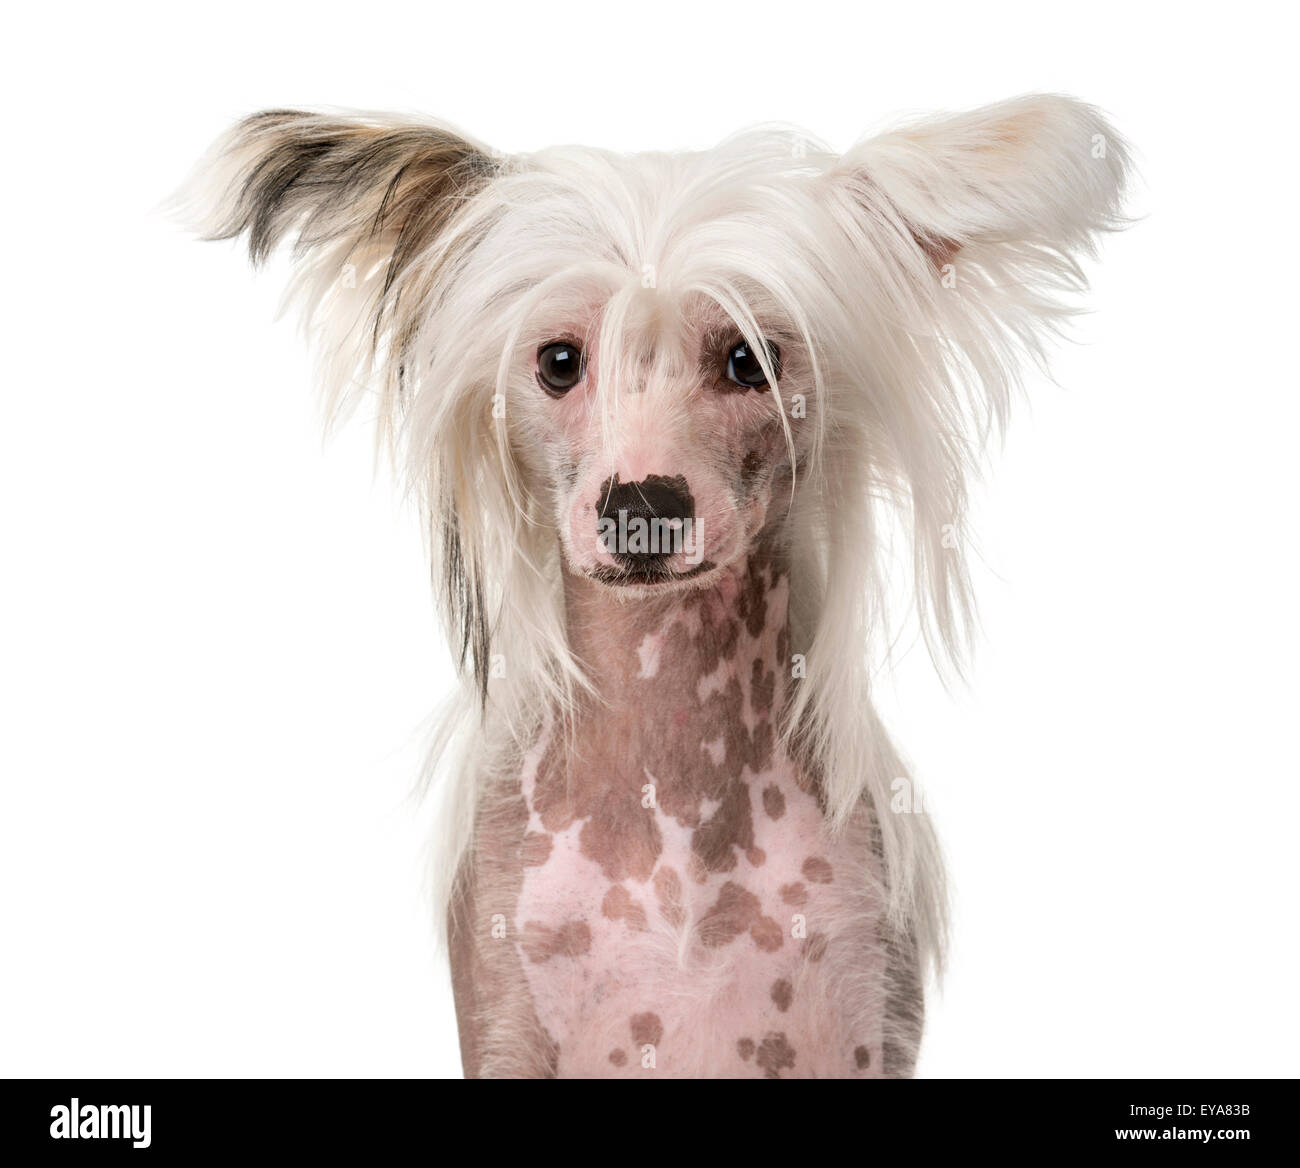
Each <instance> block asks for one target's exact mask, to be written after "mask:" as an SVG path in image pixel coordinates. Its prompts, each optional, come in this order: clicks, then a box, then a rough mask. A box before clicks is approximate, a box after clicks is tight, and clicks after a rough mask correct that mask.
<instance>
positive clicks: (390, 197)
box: [172, 111, 500, 691]
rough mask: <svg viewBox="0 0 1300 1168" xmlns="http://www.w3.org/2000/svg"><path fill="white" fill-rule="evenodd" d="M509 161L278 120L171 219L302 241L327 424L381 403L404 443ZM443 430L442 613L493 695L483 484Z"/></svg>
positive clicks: (227, 233)
mask: <svg viewBox="0 0 1300 1168" xmlns="http://www.w3.org/2000/svg"><path fill="white" fill-rule="evenodd" d="M499 166H500V162H499V160H498V159H496V158H495V157H494V156H493V155H491V154H490V153H489V152H488V151H487V150H485V149H484V148H483V147H481V146H478V145H476V144H475V143H473V142H471V141H470V140H469V139H468V138H465V137H464V136H462V135H460V134H458V133H456V132H454V131H452V130H449V129H447V128H445V127H442V126H439V125H437V124H435V123H431V122H424V121H415V120H405V119H400V118H394V117H389V116H387V115H385V116H382V117H370V116H365V115H353V116H339V115H326V114H317V113H304V112H299V111H268V112H265V113H260V114H255V115H253V116H252V117H249V118H246V119H245V120H244V121H242V122H240V123H239V124H238V125H236V126H235V127H234V128H233V129H232V130H231V131H230V132H229V133H228V134H226V135H225V136H224V137H223V138H221V139H220V140H218V142H217V143H215V145H214V146H213V147H212V149H211V150H210V152H209V154H208V156H207V158H206V159H205V160H204V161H203V162H202V163H201V164H200V165H199V167H198V168H197V170H196V172H195V174H194V176H193V177H192V178H191V180H190V181H189V183H188V184H187V185H186V187H184V188H183V189H182V190H181V191H180V192H179V194H178V195H177V196H176V198H175V199H174V201H173V206H172V209H173V211H174V213H175V214H176V215H177V216H178V217H179V218H181V219H183V220H184V221H186V222H187V223H188V224H189V225H190V226H192V227H195V228H197V229H198V230H199V231H200V232H201V233H202V234H203V235H204V236H205V237H206V238H208V239H234V238H240V237H242V238H243V239H244V240H245V241H246V243H247V246H248V251H249V254H250V256H251V258H252V259H253V261H254V263H259V264H260V263H262V262H263V261H265V260H266V259H267V258H268V257H269V256H270V255H271V253H272V252H274V251H276V249H277V248H279V247H280V246H281V245H282V244H284V245H287V246H288V248H289V250H290V256H291V259H292V262H293V269H294V274H293V283H292V285H291V287H290V289H289V295H288V299H289V300H291V301H293V302H295V303H296V304H297V306H298V308H299V309H300V311H301V314H302V319H303V322H304V325H305V327H306V329H307V331H308V332H309V333H310V334H311V335H312V338H313V341H314V343H315V348H316V354H317V358H318V362H319V365H320V379H321V382H322V388H323V390H324V393H325V402H326V413H327V416H328V417H329V418H330V419H331V420H333V419H334V418H336V417H337V416H338V415H339V414H340V413H342V412H345V411H346V410H348V409H351V408H352V407H354V406H355V405H356V404H357V403H358V402H359V401H361V400H367V401H368V403H369V404H371V405H372V406H373V410H371V411H368V412H372V413H373V416H374V417H375V418H376V419H377V421H378V422H379V425H380V434H381V435H383V436H387V437H388V438H390V439H393V438H394V435H395V433H396V430H397V424H398V422H399V420H400V419H401V418H402V416H403V415H404V414H405V412H406V411H407V409H408V408H409V407H410V404H411V403H410V400H409V399H411V398H413V397H414V396H415V394H416V393H417V392H418V387H419V385H420V383H421V379H422V376H423V372H422V371H423V370H425V369H426V368H427V366H428V354H427V352H424V351H423V350H422V349H421V348H420V346H421V345H422V344H423V342H424V341H425V340H426V339H427V338H425V337H424V335H423V334H424V332H425V331H426V330H427V329H428V328H429V326H430V322H431V321H432V320H433V318H434V316H435V313H434V311H433V309H434V306H435V304H436V301H437V299H438V297H439V296H440V295H441V294H443V293H444V292H445V288H444V285H445V284H446V283H447V282H448V277H447V272H448V269H450V268H452V267H454V266H455V264H456V262H457V260H458V258H459V257H461V256H463V255H464V253H465V250H466V249H467V248H469V247H472V246H473V242H474V240H473V239H472V238H468V236H470V235H472V232H464V233H460V234H458V232H457V224H458V223H459V222H462V221H463V217H462V215H461V212H462V211H466V210H467V209H468V208H469V207H470V206H471V204H474V203H475V197H476V196H477V195H479V194H480V193H482V192H483V191H484V190H485V189H486V188H487V186H488V185H489V184H490V183H491V181H492V179H493V177H494V176H495V174H496V173H497V170H498V167H499ZM425 347H426V348H427V346H425ZM444 404H445V403H444ZM440 408H441V407H440ZM446 408H450V406H447V407H446ZM432 429H435V430H436V432H437V433H439V434H441V433H443V432H445V433H446V434H447V441H446V443H444V444H443V445H440V446H438V447H437V449H434V450H421V451H420V452H419V463H420V476H421V486H422V487H424V488H425V489H426V490H427V492H428V497H427V499H426V503H427V505H428V508H429V510H430V513H431V514H430V518H431V522H432V524H433V527H434V529H435V539H436V541H437V543H438V544H441V545H442V547H443V549H444V556H443V569H444V577H445V580H444V589H443V600H444V613H445V615H446V618H447V620H448V624H449V632H450V636H451V638H452V640H453V644H454V645H457V644H458V647H459V650H460V656H461V661H462V663H464V661H465V659H466V657H467V656H468V657H469V658H471V660H472V664H473V668H474V670H475V672H476V674H477V675H478V680H479V686H480V689H482V690H484V691H485V687H486V678H487V672H486V671H487V635H488V634H487V617H486V614H485V604H484V599H483V591H484V583H483V573H482V566H481V560H482V558H483V552H482V549H481V548H480V546H479V542H476V540H475V539H474V537H473V533H472V532H471V533H467V532H466V523H465V512H466V507H467V506H468V504H467V501H466V499H465V498H462V497H459V495H463V494H464V493H465V492H466V491H467V490H468V488H467V487H466V484H467V483H471V482H472V474H473V466H472V458H471V456H470V455H469V454H467V453H466V451H464V450H462V449H461V448H460V446H459V445H457V442H456V441H455V439H454V437H453V436H460V437H461V440H462V445H463V441H464V438H463V435H464V432H465V431H464V430H463V429H461V430H458V429H457V428H456V427H455V426H453V425H450V424H448V425H446V426H440V427H434V428H432ZM434 481H436V482H437V483H438V484H440V485H438V486H429V483H432V482H434ZM444 483H445V484H449V485H446V486H442V485H441V484H444Z"/></svg>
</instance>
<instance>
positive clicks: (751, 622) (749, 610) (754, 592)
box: [736, 561, 767, 637]
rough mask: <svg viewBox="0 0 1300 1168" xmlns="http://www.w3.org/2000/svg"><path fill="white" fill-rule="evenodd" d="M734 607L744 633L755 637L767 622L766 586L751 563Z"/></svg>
mask: <svg viewBox="0 0 1300 1168" xmlns="http://www.w3.org/2000/svg"><path fill="white" fill-rule="evenodd" d="M736 607H737V611H738V612H739V613H740V619H741V620H743V621H744V622H745V631H746V632H747V633H749V635H750V636H751V637H757V636H758V634H759V633H761V632H762V631H763V625H764V624H766V622H767V584H766V581H765V580H764V579H763V576H762V574H761V573H760V572H759V571H758V569H757V568H756V567H755V566H754V564H753V562H752V561H751V563H750V567H749V571H748V572H747V573H746V574H745V579H744V581H743V582H742V584H741V586H740V595H739V596H738V597H737V598H736Z"/></svg>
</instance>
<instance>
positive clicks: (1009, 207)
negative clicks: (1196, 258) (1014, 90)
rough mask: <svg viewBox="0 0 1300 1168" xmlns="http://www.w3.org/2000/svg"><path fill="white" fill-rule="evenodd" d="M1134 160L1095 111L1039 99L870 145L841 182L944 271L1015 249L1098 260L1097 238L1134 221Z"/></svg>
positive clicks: (851, 160)
mask: <svg viewBox="0 0 1300 1168" xmlns="http://www.w3.org/2000/svg"><path fill="white" fill-rule="evenodd" d="M1128 159H1129V156H1128V149H1127V146H1126V145H1125V143H1124V140H1123V139H1122V138H1121V137H1120V136H1119V135H1118V134H1117V133H1116V132H1115V131H1114V130H1113V129H1112V128H1111V127H1110V125H1108V124H1107V122H1106V121H1105V119H1104V118H1103V117H1102V115H1101V114H1100V113H1099V112H1098V111H1097V110H1096V109H1094V108H1093V107H1092V106H1089V105H1086V104H1084V103H1083V102H1080V101H1076V100H1074V99H1072V98H1068V97H1059V96H1054V95H1033V96H1029V97H1021V98H1016V99H1013V100H1011V101H1005V102H1000V103H998V104H996V105H991V106H986V107H984V108H983V109H978V110H974V111H972V112H970V113H965V114H958V115H954V116H949V117H941V118H933V119H929V120H926V121H921V122H917V123H914V124H911V125H908V126H904V127H902V128H900V129H898V130H894V131H892V132H890V133H886V134H881V135H879V136H878V137H874V138H870V139H867V140H866V141H863V142H861V143H859V144H858V145H857V146H855V147H853V148H852V149H851V150H849V151H848V152H847V153H846V154H845V156H844V158H843V159H842V162H841V165H840V166H839V167H838V168H837V178H838V180H839V181H840V182H842V183H843V184H844V185H845V187H846V189H847V190H848V191H849V193H850V195H851V196H852V197H853V198H854V200H855V201H856V202H857V203H858V204H859V205H860V206H861V207H862V208H863V209H864V210H865V211H866V212H867V213H868V214H875V215H883V216H885V217H886V218H889V219H891V220H894V221H895V222H897V223H898V224H900V225H903V226H905V227H906V229H907V230H908V231H909V232H910V234H911V235H912V237H913V238H914V239H915V241H916V243H917V245H918V246H919V247H920V248H921V250H922V251H923V252H924V253H925V254H926V255H927V256H928V257H929V258H930V260H931V261H932V263H933V264H934V265H935V266H936V267H939V268H942V267H943V266H944V265H945V264H947V263H950V262H952V261H954V259H956V257H958V256H959V255H961V254H962V253H963V252H966V253H967V254H969V257H970V260H971V262H972V263H979V262H981V261H983V260H987V259H988V258H989V252H990V250H991V249H995V248H997V247H999V246H1000V245H1008V244H1009V245H1013V246H1021V247H1025V246H1029V247H1033V246H1038V247H1042V248H1046V249H1048V250H1050V251H1052V252H1054V253H1056V254H1063V255H1071V254H1074V253H1081V252H1082V253H1086V252H1090V251H1091V249H1092V241H1093V237H1094V235H1095V233H1096V232H1098V231H1103V230H1108V229H1111V228H1114V227H1117V226H1120V225H1122V223H1123V220H1122V218H1121V216H1120V213H1119V204H1120V198H1121V195H1122V191H1123V186H1124V180H1125V176H1126V173H1127V170H1128V165H1129V161H1128Z"/></svg>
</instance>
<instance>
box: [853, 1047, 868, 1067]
mask: <svg viewBox="0 0 1300 1168" xmlns="http://www.w3.org/2000/svg"><path fill="white" fill-rule="evenodd" d="M853 1061H854V1062H855V1063H856V1064H857V1067H858V1070H860V1071H861V1070H863V1069H864V1068H866V1067H869V1066H871V1048H870V1047H866V1046H855V1047H854V1048H853Z"/></svg>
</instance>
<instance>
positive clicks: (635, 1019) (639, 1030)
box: [632, 1011, 664, 1046]
mask: <svg viewBox="0 0 1300 1168" xmlns="http://www.w3.org/2000/svg"><path fill="white" fill-rule="evenodd" d="M663 1036H664V1024H663V1022H662V1021H660V1019H659V1015H658V1014H652V1013H650V1012H649V1011H647V1012H646V1013H644V1014H633V1015H632V1041H633V1042H635V1043H636V1044H637V1046H645V1045H646V1043H649V1044H650V1045H651V1046H658V1045H659V1040H660V1039H662V1038H663Z"/></svg>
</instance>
